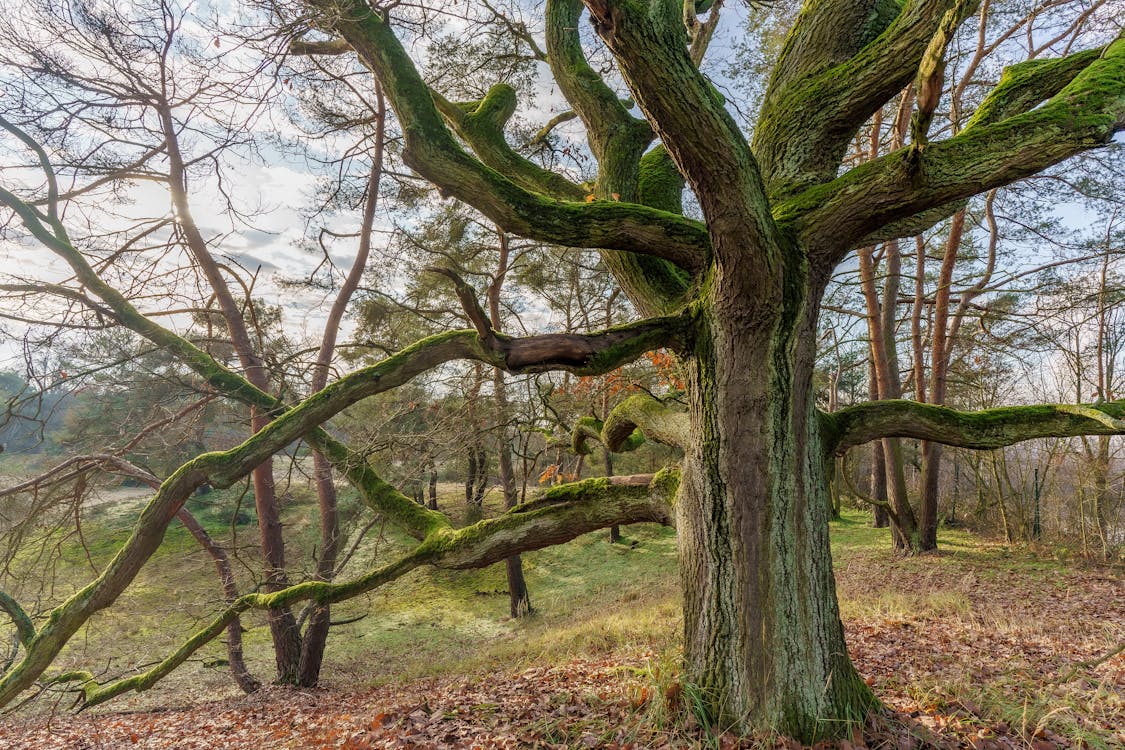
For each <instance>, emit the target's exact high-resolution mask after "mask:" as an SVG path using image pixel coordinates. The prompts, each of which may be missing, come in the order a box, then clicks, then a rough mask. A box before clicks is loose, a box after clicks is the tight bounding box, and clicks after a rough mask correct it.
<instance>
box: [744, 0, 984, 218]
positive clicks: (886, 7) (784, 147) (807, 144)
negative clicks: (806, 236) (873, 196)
mask: <svg viewBox="0 0 1125 750" xmlns="http://www.w3.org/2000/svg"><path fill="white" fill-rule="evenodd" d="M977 4H978V3H976V2H963V1H962V0H906V2H903V3H900V2H897V1H896V0H881V1H875V0H865V1H864V2H850V1H848V0H821V1H820V2H810V3H805V6H804V8H803V9H802V13H801V17H800V18H799V19H798V22H797V23H795V24H794V25H793V28H792V30H791V31H790V34H789V36H788V37H787V38H786V41H785V44H784V46H783V48H782V53H781V57H780V59H779V60H778V63H777V66H776V68H775V72H774V75H773V77H772V79H771V80H770V84H769V87H768V89H767V91H766V96H765V98H764V101H763V104H762V112H761V115H760V117H759V121H758V125H757V127H756V129H755V131H754V152H755V153H756V154H757V155H758V158H759V159H760V160H761V164H762V170H763V173H764V174H765V178H766V182H767V184H768V186H769V193H770V195H771V197H772V198H774V199H775V200H780V199H787V198H789V197H790V196H793V195H796V194H798V193H799V192H800V191H803V190H806V189H808V188H810V187H812V186H814V185H818V184H822V183H825V182H828V181H830V180H831V179H832V178H833V177H835V176H836V171H837V169H838V168H839V165H840V161H841V159H842V158H843V156H844V153H845V151H846V149H847V146H848V143H849V142H850V141H851V138H852V137H853V136H854V134H855V132H856V130H857V129H858V128H859V127H861V126H862V125H863V123H864V122H866V121H867V119H868V118H869V117H871V115H872V114H874V112H875V111H876V110H878V109H879V108H880V107H882V106H883V105H884V104H886V103H887V102H888V101H889V100H890V99H891V98H893V97H894V96H895V95H897V94H898V93H899V92H900V91H902V89H903V88H905V87H906V85H907V84H908V83H910V81H911V80H913V79H914V78H915V76H916V75H917V74H918V69H919V65H920V63H921V61H922V58H923V55H924V53H925V52H926V50H927V48H928V47H929V45H930V43H931V41H932V40H933V38H934V36H935V33H936V32H937V31H938V29H939V28H940V27H941V26H942V25H943V21H944V22H946V23H949V22H950V21H952V26H953V27H956V25H957V24H959V23H960V22H961V21H962V20H964V19H965V18H967V17H968V16H969V15H970V14H972V12H973V11H974V10H975V7H976V5H977ZM951 11H954V12H955V14H956V15H955V17H953V18H952V19H951V18H949V17H948V16H947V14H948V13H950V12H951ZM794 134H800V135H799V137H794Z"/></svg>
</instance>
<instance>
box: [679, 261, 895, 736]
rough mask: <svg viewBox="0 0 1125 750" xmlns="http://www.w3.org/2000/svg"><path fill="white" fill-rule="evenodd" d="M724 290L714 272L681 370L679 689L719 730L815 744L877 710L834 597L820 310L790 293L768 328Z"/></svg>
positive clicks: (736, 292) (835, 734)
mask: <svg viewBox="0 0 1125 750" xmlns="http://www.w3.org/2000/svg"><path fill="white" fill-rule="evenodd" d="M726 291H727V290H724V289H722V287H721V277H720V281H719V282H716V289H715V290H714V292H713V293H714V294H715V295H716V296H715V297H714V298H713V299H714V300H718V303H717V304H714V305H713V306H712V309H711V310H709V311H708V314H707V315H706V323H707V325H708V326H709V328H710V335H707V333H706V332H704V333H702V334H701V335H700V336H699V337H698V340H697V343H696V349H695V352H694V357H693V358H692V359H691V360H690V361H689V363H688V364H689V368H688V369H689V371H690V375H689V396H690V403H691V420H692V434H693V435H694V436H695V441H694V443H693V444H692V445H690V446H689V447H688V449H687V451H686V455H685V462H684V473H683V481H682V485H681V487H682V490H681V497H680V498H679V501H678V505H677V507H678V513H679V516H678V524H679V526H678V532H679V543H680V556H681V571H682V578H683V588H684V627H685V640H684V656H685V669H686V680H687V685H686V686H685V689H686V690H691V691H697V693H698V697H699V698H700V699H701V702H702V704H703V705H704V706H706V708H707V710H708V712H709V714H710V716H709V718H710V719H711V720H712V721H713V722H715V723H716V724H717V725H719V726H723V727H737V728H738V729H740V730H743V731H753V730H769V731H779V732H782V733H785V734H788V735H791V736H794V737H796V738H798V739H800V740H802V741H805V742H812V741H814V740H815V739H816V738H818V737H821V736H830V735H834V736H839V735H841V734H843V733H845V732H846V731H848V722H850V721H855V720H861V719H862V717H864V716H865V715H866V713H867V711H868V710H869V709H870V708H871V706H872V705H874V703H875V699H874V697H873V696H872V694H871V692H870V691H869V690H868V688H867V686H866V685H865V684H864V682H863V680H862V679H861V678H860V677H859V675H858V674H857V673H856V671H855V669H854V667H853V666H852V664H851V662H850V660H849V659H848V655H847V647H846V645H845V643H844V631H843V626H842V624H841V622H840V618H839V611H838V607H837V602H836V591H835V582H834V578H833V573H832V562H831V554H830V551H829V545H828V500H827V497H826V495H827V488H828V477H827V476H826V472H827V471H829V467H830V465H831V457H830V456H829V455H827V454H826V452H825V451H824V450H823V448H822V446H821V442H820V436H819V418H818V414H817V411H816V409H815V407H814V405H813V393H812V388H811V382H812V362H813V351H812V347H813V343H812V342H814V341H815V336H814V335H812V333H813V330H814V328H813V325H814V324H813V321H814V320H815V313H814V312H813V311H810V310H807V309H804V306H803V305H802V304H801V302H802V300H801V299H797V300H793V299H792V298H791V299H790V300H788V301H787V304H786V305H785V306H784V308H783V309H782V310H781V311H780V312H779V313H778V316H779V320H777V321H776V322H773V324H772V325H771V324H770V322H766V323H765V324H764V325H763V321H762V320H760V319H755V318H754V317H752V316H746V315H744V314H737V313H735V312H734V310H733V309H732V306H729V305H724V304H722V302H723V299H724V297H723V295H724V293H726ZM731 291H732V292H734V294H730V295H729V296H728V297H727V298H728V299H730V298H731V297H737V294H738V290H731ZM787 291H792V290H787Z"/></svg>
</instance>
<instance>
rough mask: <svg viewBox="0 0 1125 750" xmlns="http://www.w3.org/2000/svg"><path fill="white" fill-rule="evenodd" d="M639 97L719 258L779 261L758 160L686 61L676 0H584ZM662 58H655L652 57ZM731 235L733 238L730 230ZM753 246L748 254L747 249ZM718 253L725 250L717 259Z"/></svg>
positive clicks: (710, 89)
mask: <svg viewBox="0 0 1125 750" xmlns="http://www.w3.org/2000/svg"><path fill="white" fill-rule="evenodd" d="M586 5H587V7H588V8H589V9H590V14H591V16H592V17H593V19H594V26H595V29H596V30H597V32H598V34H599V36H600V37H601V38H602V40H603V41H604V42H605V43H606V46H607V47H609V49H610V51H611V52H613V54H614V57H615V59H616V60H617V63H618V66H619V67H620V69H621V73H622V75H623V76H624V77H625V81H626V83H627V84H628V86H629V90H630V91H631V92H632V94H633V96H634V98H635V99H636V101H637V104H638V105H640V107H641V109H642V110H644V112H645V114H646V115H647V116H648V117H649V119H650V121H651V122H652V123H653V126H654V127H655V128H656V132H657V134H658V135H659V136H660V140H661V143H663V144H664V147H665V148H666V149H667V150H668V153H669V154H670V155H671V157H672V159H673V161H675V163H676V165H677V166H678V167H679V170H680V172H681V173H682V174H683V175H684V176H685V177H686V178H687V181H688V183H689V184H690V185H691V187H692V189H693V190H694V191H695V194H696V195H697V196H698V198H699V202H700V207H701V208H702V210H703V215H704V216H705V217H706V218H707V226H708V230H709V231H710V233H711V237H712V239H713V240H714V243H715V247H714V251H715V254H716V256H717V257H718V258H719V261H720V262H724V260H726V261H727V262H735V258H738V261H739V262H742V263H746V262H747V261H748V260H750V261H751V262H754V263H760V264H761V265H762V266H763V271H762V273H761V275H760V277H761V278H769V269H771V268H776V267H778V266H780V263H778V262H777V259H776V258H771V257H769V256H771V255H772V254H773V253H774V249H775V248H778V247H779V246H781V243H780V242H779V238H778V237H777V235H776V227H775V226H774V221H773V217H772V216H771V215H770V212H769V208H768V201H767V200H766V197H765V186H764V184H763V182H762V178H761V175H760V173H759V171H758V164H757V160H756V159H755V157H754V154H752V153H751V151H750V145H749V144H748V143H747V142H746V139H745V137H744V136H743V135H742V132H741V130H740V129H739V127H738V125H737V124H736V123H735V121H734V119H733V118H732V117H731V116H730V114H729V113H728V112H727V111H726V108H725V107H724V102H723V98H722V97H721V96H720V95H719V94H718V93H717V92H716V91H715V88H714V86H713V85H712V84H711V82H710V81H708V80H707V78H706V77H705V76H704V75H703V74H702V73H700V72H699V69H698V68H697V67H696V66H695V64H694V63H693V62H692V60H691V57H690V56H689V52H688V47H687V41H688V39H687V32H686V30H685V29H684V25H683V18H682V8H683V6H682V4H679V3H675V2H670V1H669V0H654V2H653V3H652V7H651V8H650V7H648V6H647V5H645V4H641V3H636V2H632V0H586ZM654 59H659V60H660V61H661V63H660V64H659V65H654V64H653V60H654ZM735 235H737V238H736V237H735ZM747 247H754V248H757V249H758V250H759V252H757V253H755V254H754V256H751V258H749V259H748V258H747V253H746V248H747ZM724 255H727V256H728V257H727V258H726V259H724V258H723V256H724Z"/></svg>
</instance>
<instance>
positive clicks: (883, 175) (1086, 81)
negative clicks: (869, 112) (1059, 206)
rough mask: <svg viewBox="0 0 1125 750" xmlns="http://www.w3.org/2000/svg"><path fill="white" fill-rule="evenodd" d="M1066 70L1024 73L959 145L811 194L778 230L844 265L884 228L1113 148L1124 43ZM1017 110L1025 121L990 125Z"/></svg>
mask: <svg viewBox="0 0 1125 750" xmlns="http://www.w3.org/2000/svg"><path fill="white" fill-rule="evenodd" d="M1065 60H1066V62H1063V61H1057V62H1056V63H1055V64H1047V65H1036V66H1031V67H1020V68H1018V75H1017V74H1011V75H1010V76H1009V81H1008V82H1007V83H1006V84H1002V86H1003V88H1002V89H1001V90H1000V91H999V92H998V93H996V94H995V99H994V100H993V101H992V102H991V103H990V104H989V106H988V108H987V109H986V111H985V113H984V114H982V115H981V116H980V118H979V119H977V120H976V122H974V123H973V124H972V126H971V127H967V128H966V129H965V130H964V131H963V132H962V133H961V134H960V135H957V136H955V137H953V138H949V139H948V140H945V141H940V142H937V143H931V144H929V145H927V146H926V147H925V148H923V149H916V148H914V147H911V146H908V147H906V148H903V149H899V150H898V151H895V152H893V153H891V154H888V155H887V156H884V157H881V158H879V159H875V160H873V161H870V162H867V163H865V164H863V165H861V166H859V167H856V168H855V169H853V170H851V171H850V172H848V173H846V174H844V175H842V176H841V177H839V178H837V179H835V180H833V181H832V182H829V183H827V184H825V185H820V186H818V187H815V188H811V189H809V190H807V191H805V192H804V193H802V194H801V195H799V196H797V197H795V198H793V199H792V200H790V201H787V202H786V203H784V204H781V205H779V206H778V207H777V208H776V210H775V212H774V213H775V216H776V218H777V220H778V222H779V223H780V224H782V225H783V226H787V227H790V228H792V229H794V230H795V231H796V232H797V233H798V234H799V235H800V237H801V238H802V240H803V241H804V242H806V243H808V244H809V245H810V246H812V247H815V248H817V249H818V252H822V253H823V254H824V257H825V259H826V260H827V261H828V262H831V263H836V262H838V261H839V260H840V259H841V258H842V257H843V256H844V254H845V253H847V252H848V251H849V250H850V248H852V247H854V246H855V243H856V241H857V240H859V239H860V238H862V237H865V236H871V235H873V234H874V233H877V232H879V231H880V229H882V228H883V227H886V226H888V225H892V224H894V223H896V222H903V221H905V220H908V219H910V218H911V217H914V216H916V215H918V214H922V213H925V212H927V211H929V210H930V209H934V208H936V207H939V206H946V205H948V204H950V203H952V202H955V201H959V200H964V199H965V198H968V197H970V196H973V195H976V194H978V193H981V192H984V191H987V190H989V189H992V188H995V187H1001V186H1003V185H1006V184H1008V183H1010V182H1014V181H1015V180H1018V179H1021V178H1023V177H1027V176H1029V175H1032V174H1035V173H1037V172H1040V171H1042V170H1044V169H1046V168H1047V167H1049V166H1051V165H1053V164H1057V163H1058V162H1060V161H1062V160H1064V159H1066V158H1068V157H1070V156H1074V155H1075V154H1078V153H1080V152H1082V151H1086V150H1089V149H1092V148H1097V147H1100V146H1104V145H1106V144H1107V143H1108V142H1109V141H1110V140H1111V138H1112V137H1113V135H1114V133H1116V132H1117V131H1119V130H1121V129H1122V128H1123V127H1125V37H1119V38H1118V39H1117V40H1116V41H1114V42H1113V43H1112V44H1110V45H1108V46H1106V47H1105V48H1103V49H1102V50H1101V51H1100V53H1099V54H1098V55H1097V56H1092V55H1091V54H1090V53H1088V52H1087V53H1079V54H1078V55H1076V56H1072V57H1071V58H1065ZM1012 78H1017V79H1018V80H1015V81H1013V80H1012ZM1056 92H1057V93H1056ZM1043 99H1047V101H1046V103H1045V104H1043V105H1042V106H1040V107H1037V108H1035V109H1032V110H1031V111H1023V110H1026V108H1027V107H1030V106H1034V104H1036V103H1038V102H1039V101H1042V100H1043ZM1000 100H1004V103H1002V102H1001V101H1000ZM1013 109H1015V110H1016V111H1019V112H1020V113H1019V114H1014V115H1011V116H1008V117H1005V119H1001V120H999V121H996V122H991V120H992V119H993V118H994V117H1000V116H1003V115H1006V114H1009V113H1010V112H1011V111H1012V110H1013Z"/></svg>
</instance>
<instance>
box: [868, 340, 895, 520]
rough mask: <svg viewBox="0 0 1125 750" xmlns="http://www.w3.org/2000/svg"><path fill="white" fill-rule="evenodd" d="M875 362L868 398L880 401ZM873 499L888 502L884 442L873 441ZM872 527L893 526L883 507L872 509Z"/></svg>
mask: <svg viewBox="0 0 1125 750" xmlns="http://www.w3.org/2000/svg"><path fill="white" fill-rule="evenodd" d="M875 378H876V375H875V362H874V360H870V361H869V362H868V370H867V397H868V399H869V400H871V401H878V400H879V385H878V383H876V382H875ZM870 484H871V487H870V492H871V497H872V498H874V499H875V500H878V501H880V502H884V503H885V502H886V501H887V458H886V453H884V452H883V441H882V440H873V441H871V480H870ZM871 525H872V526H874V527H875V528H877V529H885V528H887V527H888V526H890V525H891V516H890V514H889V513H887V509H886V508H885V507H883V506H882V505H876V506H874V507H873V508H872V518H871Z"/></svg>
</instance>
